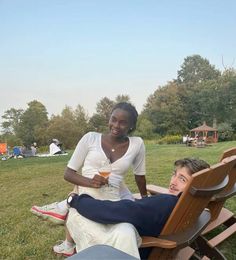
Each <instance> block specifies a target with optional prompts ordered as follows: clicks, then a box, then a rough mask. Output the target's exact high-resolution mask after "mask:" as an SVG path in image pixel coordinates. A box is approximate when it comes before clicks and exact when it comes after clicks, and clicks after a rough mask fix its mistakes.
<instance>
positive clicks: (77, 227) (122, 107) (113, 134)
mask: <svg viewBox="0 0 236 260" xmlns="http://www.w3.org/2000/svg"><path fill="white" fill-rule="evenodd" d="M137 117H138V113H137V111H136V109H135V107H134V106H132V105H131V104H129V103H126V102H122V103H118V104H117V105H115V106H114V108H113V109H112V114H111V117H110V120H109V124H108V125H109V132H108V133H105V134H101V133H97V132H89V133H87V134H85V135H84V136H83V137H82V138H81V140H80V141H79V143H78V144H77V147H76V149H75V151H74V153H73V155H72V157H71V159H70V161H69V163H68V165H67V168H66V170H65V176H64V178H65V179H66V180H67V181H69V182H71V183H73V184H75V185H78V186H79V194H83V193H86V194H89V195H90V196H92V197H94V198H97V199H101V200H103V199H110V200H119V199H121V198H122V199H123V198H125V199H133V197H132V194H131V193H130V192H129V190H128V189H127V188H126V186H125V184H124V177H125V175H126V173H127V172H128V169H129V168H130V167H132V168H133V172H134V176H135V181H136V183H137V186H138V189H139V191H140V194H141V196H142V197H145V196H147V190H146V179H145V147H144V143H143V140H142V139H141V138H140V137H129V136H128V135H129V134H130V133H131V132H133V131H134V130H135V129H136V122H137ZM107 160H109V161H110V164H111V168H112V169H111V174H110V176H109V179H108V180H107V179H105V178H104V177H102V176H101V175H99V168H100V167H101V166H102V165H101V164H102V162H104V161H107ZM80 171H81V173H82V174H77V172H80ZM108 182H109V185H107V183H108ZM86 221H87V220H86V219H84V218H83V217H82V216H80V215H79V213H77V211H76V210H74V209H70V212H69V215H68V221H67V227H68V229H69V232H70V234H71V236H72V238H73V240H74V241H75V242H76V247H77V251H80V250H82V249H84V248H86V247H88V246H90V245H92V244H94V243H104V244H106V241H102V239H100V240H99V239H96V238H95V236H96V234H97V232H99V233H102V232H103V231H104V230H100V229H99V228H98V230H97V226H96V225H95V226H96V227H94V228H93V229H92V230H91V228H90V226H89V225H87V222H86ZM119 225H120V224H119ZM95 230H97V232H95V233H93V231H95ZM124 230H125V232H126V231H128V233H130V234H131V233H132V234H133V236H132V238H131V239H130V241H133V242H132V243H133V244H132V245H131V246H130V248H135V249H134V251H135V252H134V253H133V254H134V255H137V254H138V252H137V250H136V247H137V239H139V236H138V235H137V234H136V230H135V228H134V227H133V226H132V225H130V224H127V225H126V226H125V225H120V228H118V229H116V228H113V229H112V230H109V232H111V234H114V236H113V237H116V236H118V237H119V238H121V236H120V235H118V233H122V232H123V231H124ZM71 242H72V241H71V240H70V238H69V237H67V240H65V241H64V242H63V243H62V244H60V245H56V246H54V247H53V250H54V252H56V253H60V254H63V255H66V256H68V255H70V254H72V253H73V250H72V249H73V244H72V243H71ZM123 242H124V241H123ZM124 244H125V243H124ZM126 244H128V243H126ZM124 246H125V245H124ZM122 247H123V246H122ZM128 251H129V250H128ZM131 251H133V249H131ZM131 253H132V252H131Z"/></svg>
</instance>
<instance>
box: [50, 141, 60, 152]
mask: <svg viewBox="0 0 236 260" xmlns="http://www.w3.org/2000/svg"><path fill="white" fill-rule="evenodd" d="M49 154H50V155H55V154H62V151H61V148H60V142H59V141H58V140H57V139H52V142H51V144H50V145H49Z"/></svg>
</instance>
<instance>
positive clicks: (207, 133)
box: [190, 122, 218, 143]
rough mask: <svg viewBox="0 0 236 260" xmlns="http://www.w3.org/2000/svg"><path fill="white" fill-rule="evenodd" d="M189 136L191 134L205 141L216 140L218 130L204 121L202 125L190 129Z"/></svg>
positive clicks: (214, 141)
mask: <svg viewBox="0 0 236 260" xmlns="http://www.w3.org/2000/svg"><path fill="white" fill-rule="evenodd" d="M193 134H194V136H193ZM190 136H193V137H194V138H198V139H202V140H204V141H205V143H217V142H218V130H217V129H216V128H213V127H210V126H208V125H206V122H204V123H203V125H201V126H199V127H196V128H193V129H191V130H190Z"/></svg>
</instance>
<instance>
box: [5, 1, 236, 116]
mask: <svg viewBox="0 0 236 260" xmlns="http://www.w3.org/2000/svg"><path fill="white" fill-rule="evenodd" d="M235 10H236V1H235V0H224V1H222V0H195V1H194V0H119V1H118V0H117V1H115V0H50V1H48V0H40V1H37V0H28V1H27V0H0V116H2V115H3V114H4V112H5V111H6V110H8V109H10V108H12V107H13V108H16V109H19V108H22V109H26V108H27V107H28V106H27V104H28V103H29V102H30V101H33V100H38V101H39V102H41V103H42V104H43V105H44V106H45V107H46V109H47V111H48V113H49V116H50V115H52V114H55V115H57V114H60V113H61V112H62V110H63V108H64V107H65V106H70V107H71V108H72V109H75V108H76V106H77V105H78V104H80V105H81V106H83V108H84V109H85V111H86V112H87V113H88V115H90V116H91V115H92V114H93V113H95V111H96V104H97V103H98V102H99V101H100V100H101V99H102V98H103V97H108V98H110V99H112V100H114V99H115V97H116V96H117V95H122V94H123V95H129V97H130V100H131V101H132V103H133V104H134V105H135V106H136V108H137V110H138V111H139V112H141V111H142V108H143V105H144V104H145V103H146V102H147V98H148V97H149V96H150V95H151V94H153V93H154V91H155V90H156V89H157V88H158V87H160V86H164V85H165V84H167V83H168V81H171V80H173V79H175V78H177V72H178V70H180V69H181V65H182V64H183V62H184V59H185V58H186V57H187V56H191V55H194V54H199V55H201V56H202V57H203V58H206V59H208V60H209V62H210V63H211V64H212V65H214V66H215V67H216V68H217V69H219V70H221V71H223V70H224V66H225V67H232V66H233V67H234V68H235V67H236V61H235V62H234V59H236V15H235ZM222 57H223V63H222ZM223 64H224V66H223Z"/></svg>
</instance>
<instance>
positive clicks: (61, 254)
mask: <svg viewBox="0 0 236 260" xmlns="http://www.w3.org/2000/svg"><path fill="white" fill-rule="evenodd" d="M52 251H53V253H54V254H55V255H57V256H64V257H70V256H72V255H74V254H76V250H75V249H74V252H73V253H72V254H66V253H57V252H55V251H54V250H53V248H52Z"/></svg>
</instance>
